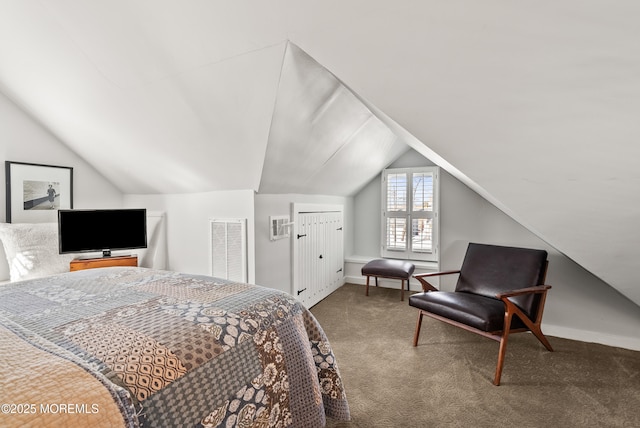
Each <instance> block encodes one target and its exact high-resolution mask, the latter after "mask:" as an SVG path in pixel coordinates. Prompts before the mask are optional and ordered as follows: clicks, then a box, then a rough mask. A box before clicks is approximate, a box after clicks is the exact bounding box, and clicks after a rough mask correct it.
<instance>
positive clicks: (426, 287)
mask: <svg viewBox="0 0 640 428" xmlns="http://www.w3.org/2000/svg"><path fill="white" fill-rule="evenodd" d="M452 273H460V271H459V270H447V271H442V272H427V273H419V274H417V275H413V277H414V278H415V279H417V280H418V281H419V282H420V285H421V286H422V291H424V292H425V293H426V292H428V291H438V289H437V288H436V287H434V286H433V285H431V284H429V282H428V281H427V280H426V279H424V278H426V277H429V276H439V275H449V274H452Z"/></svg>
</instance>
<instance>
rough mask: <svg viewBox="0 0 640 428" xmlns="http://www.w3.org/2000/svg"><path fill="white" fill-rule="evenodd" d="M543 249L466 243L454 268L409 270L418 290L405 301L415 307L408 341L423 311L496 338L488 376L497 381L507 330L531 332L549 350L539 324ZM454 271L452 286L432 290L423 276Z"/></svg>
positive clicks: (543, 294) (543, 288)
mask: <svg viewBox="0 0 640 428" xmlns="http://www.w3.org/2000/svg"><path fill="white" fill-rule="evenodd" d="M547 266H548V262H547V252H546V251H544V250H535V249H526V248H516V247H503V246H497V245H486V244H476V243H470V244H469V246H468V248H467V253H466V255H465V258H464V261H463V263H462V267H461V268H460V270H453V271H446V272H435V273H426V274H419V275H414V277H415V278H416V279H418V281H419V282H420V284H421V285H422V289H423V292H422V293H417V294H414V295H412V296H411V297H410V298H409V305H410V306H413V307H415V308H417V309H419V313H418V320H417V323H416V330H415V333H414V337H413V346H417V345H418V337H419V335H420V327H421V324H422V318H423V316H424V315H426V316H428V317H431V318H434V319H437V320H440V321H443V322H446V323H448V324H452V325H455V326H457V327H460V328H463V329H465V330H468V331H471V332H473V333H476V334H480V335H482V336H484V337H488V338H490V339H493V340H496V341H498V342H500V349H499V351H498V363H497V366H496V372H495V376H494V379H493V383H494V384H495V385H499V384H500V378H501V375H502V368H503V366H504V356H505V353H506V348H507V340H508V337H509V334H511V333H518V332H525V331H531V332H532V333H533V334H534V335H535V336H536V337H537V338H538V340H540V342H541V343H542V344H543V345H544V346H545V348H547V350H549V351H553V349H552V347H551V344H550V343H549V341H548V340H547V338H546V337H545V336H544V334H543V333H542V330H541V329H540V323H541V321H542V313H543V310H544V303H545V299H546V295H547V291H548V290H549V289H550V288H551V286H550V285H544V281H545V277H546V272H547ZM452 274H457V275H458V282H457V284H456V287H455V291H451V292H447V291H438V290H437V289H436V288H435V287H433V286H432V285H431V284H429V282H428V281H427V278H429V277H434V276H439V275H452Z"/></svg>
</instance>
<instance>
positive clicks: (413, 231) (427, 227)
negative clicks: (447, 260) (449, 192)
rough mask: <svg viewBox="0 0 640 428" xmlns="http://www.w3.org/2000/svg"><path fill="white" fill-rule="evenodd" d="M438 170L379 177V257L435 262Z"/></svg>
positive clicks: (391, 172)
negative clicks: (380, 218) (380, 230)
mask: <svg viewBox="0 0 640 428" xmlns="http://www.w3.org/2000/svg"><path fill="white" fill-rule="evenodd" d="M438 172H439V171H438V167H423V168H399V169H385V170H384V171H383V173H382V239H383V243H382V256H383V257H390V258H401V259H408V260H426V261H438V175H439V174H438Z"/></svg>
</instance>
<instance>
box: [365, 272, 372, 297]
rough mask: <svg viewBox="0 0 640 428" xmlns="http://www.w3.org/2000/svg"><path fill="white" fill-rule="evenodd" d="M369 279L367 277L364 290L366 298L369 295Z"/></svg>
mask: <svg viewBox="0 0 640 428" xmlns="http://www.w3.org/2000/svg"><path fill="white" fill-rule="evenodd" d="M369 278H371V277H370V276H369V275H367V286H366V287H365V289H364V295H365V296H368V295H369Z"/></svg>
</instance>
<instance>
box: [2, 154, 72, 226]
mask: <svg viewBox="0 0 640 428" xmlns="http://www.w3.org/2000/svg"><path fill="white" fill-rule="evenodd" d="M5 177H6V185H7V189H6V198H7V218H6V222H7V223H48V222H50V223H53V222H56V221H57V218H58V217H57V216H58V210H59V209H72V208H73V168H71V167H67V166H57V165H43V164H36V163H25V162H12V161H5Z"/></svg>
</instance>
